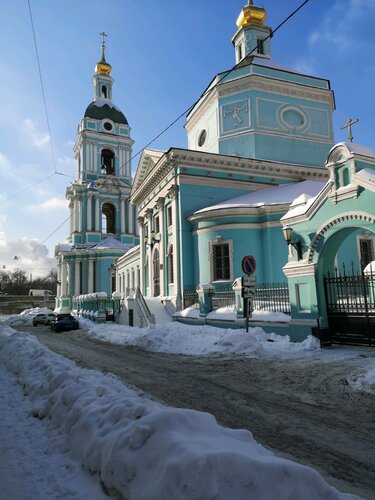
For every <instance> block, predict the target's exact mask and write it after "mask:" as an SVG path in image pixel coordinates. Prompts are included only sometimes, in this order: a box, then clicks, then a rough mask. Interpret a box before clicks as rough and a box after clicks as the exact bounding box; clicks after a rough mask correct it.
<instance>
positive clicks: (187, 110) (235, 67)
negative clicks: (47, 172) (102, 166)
mask: <svg viewBox="0 0 375 500" xmlns="http://www.w3.org/2000/svg"><path fill="white" fill-rule="evenodd" d="M309 1H310V0H304V1H303V2H302V3H301V4H300V5H299V6H298V7H297V8H296V9H295V10H294V11H293V12H291V13H290V14H289V15H288V16H287V17H286V18H285V19H284V20H283V21H282V22H281V23H279V24H278V25H277V26H276V28H275V29H274V30H272V31H271V32H270V34H269V35H267V36H266V37H265V38H264V39H263V43H264V42H265V41H266V40H268V39H270V38H272V37H273V35H274V34H275V33H276V32H277V31H278V30H279V29H280V28H281V27H282V26H284V24H286V23H287V22H288V21H289V20H290V19H291V18H292V17H294V16H295V15H296V14H297V12H299V11H300V10H301V9H302V8H303V7H304V6H305V5H306V4H307V3H308V2H309ZM257 49H258V45H256V46H255V47H254V48H253V49H252V50H251V51H250V52H249V53H248V54H247V55H246V56H245V57H244V58H243V59H241V61H239V62H238V63H237V64H235V65H234V66H233V67H232V68H231V69H229V70H227V71H225V72H224V73H222V76H221V77H220V78H219V80H218V81H217V82H216V84H215V85H213V86H212V87H210V88H208V89H207V90H206V91H205V92H203V94H201V96H200V97H199V98H198V99H197V100H196V101H194V103H193V104H191V105H190V106H189V107H188V108H186V109H185V111H183V112H182V113H181V114H179V115H178V116H177V118H175V119H174V120H173V121H172V122H171V123H170V124H169V125H167V126H166V127H165V128H164V129H163V130H162V131H161V132H159V133H158V134H157V135H156V136H155V137H154V138H153V139H151V140H150V141H149V142H148V143H147V144H146V145H145V146H143V147H142V148H141V149H140V150H139V151H137V153H135V154H134V155H133V156H132V157H131V158H130V159H129V160H127V161H126V162H125V163H123V164H122V165H120V166H119V167H118V169H117V171H115V172H114V174H112V176H113V175H115V174H116V173H117V174H118V173H119V171H120V169H121V168H122V167H125V166H127V165H128V163H130V162H131V161H132V160H134V158H137V156H139V155H140V154H141V153H142V151H144V150H145V149H146V148H148V147H149V146H151V144H153V143H154V142H155V141H156V140H157V139H159V137H161V136H162V135H163V134H165V132H167V131H168V130H169V129H170V128H171V127H173V125H175V123H177V122H178V121H179V120H180V119H181V118H182V117H183V116H186V115H187V114H188V113H190V111H191V110H192V109H194V107H195V106H196V105H197V104H198V103H199V101H201V99H203V98H204V97H207V96H208V95H210V93H211V92H213V91H214V89H215V88H216V86H217V85H219V84H220V83H221V82H222V81H223V80H224V79H225V78H227V76H228V75H230V74H231V73H232V72H233V71H235V70H236V69H237V68H238V67H239V66H242V65H243V64H244V62H246V60H249V59H250V57H251V56H252V55H253V53H254V52H255V51H256V50H257Z"/></svg>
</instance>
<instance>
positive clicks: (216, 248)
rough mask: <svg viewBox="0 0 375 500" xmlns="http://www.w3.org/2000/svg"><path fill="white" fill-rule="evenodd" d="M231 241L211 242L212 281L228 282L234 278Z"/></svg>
mask: <svg viewBox="0 0 375 500" xmlns="http://www.w3.org/2000/svg"><path fill="white" fill-rule="evenodd" d="M231 243H232V242H231V241H213V242H211V277H212V281H226V280H230V279H231V277H232V269H231V268H232V263H231V255H232V251H231V246H232V245H231Z"/></svg>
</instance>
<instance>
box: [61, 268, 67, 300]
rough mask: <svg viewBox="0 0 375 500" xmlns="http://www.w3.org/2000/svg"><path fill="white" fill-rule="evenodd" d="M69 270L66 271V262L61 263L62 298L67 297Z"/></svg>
mask: <svg viewBox="0 0 375 500" xmlns="http://www.w3.org/2000/svg"><path fill="white" fill-rule="evenodd" d="M66 271H67V269H66V262H64V260H63V261H62V263H61V295H62V297H66V296H67V285H68V283H67V272H66Z"/></svg>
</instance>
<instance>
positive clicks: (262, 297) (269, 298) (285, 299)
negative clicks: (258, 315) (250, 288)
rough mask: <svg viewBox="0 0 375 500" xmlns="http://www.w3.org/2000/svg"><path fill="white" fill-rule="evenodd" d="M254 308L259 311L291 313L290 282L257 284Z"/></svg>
mask: <svg viewBox="0 0 375 500" xmlns="http://www.w3.org/2000/svg"><path fill="white" fill-rule="evenodd" d="M253 308H254V309H256V310H258V311H270V312H282V313H284V314H290V312H291V309H290V299H289V288H288V283H283V282H281V283H260V284H258V285H256V287H255V296H254V300H253Z"/></svg>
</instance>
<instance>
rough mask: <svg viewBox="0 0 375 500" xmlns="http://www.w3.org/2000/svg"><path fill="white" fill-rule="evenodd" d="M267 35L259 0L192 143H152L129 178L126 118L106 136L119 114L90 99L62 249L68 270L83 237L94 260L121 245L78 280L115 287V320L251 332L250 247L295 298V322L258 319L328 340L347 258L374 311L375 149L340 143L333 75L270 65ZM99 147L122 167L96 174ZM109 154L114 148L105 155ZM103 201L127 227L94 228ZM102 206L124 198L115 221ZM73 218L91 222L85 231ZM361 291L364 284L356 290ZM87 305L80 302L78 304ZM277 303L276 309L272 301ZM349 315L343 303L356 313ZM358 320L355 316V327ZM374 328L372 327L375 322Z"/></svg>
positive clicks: (259, 273)
mask: <svg viewBox="0 0 375 500" xmlns="http://www.w3.org/2000/svg"><path fill="white" fill-rule="evenodd" d="M271 33H272V32H271V28H269V27H268V26H267V25H266V11H265V10H264V9H263V8H260V7H257V6H254V5H253V2H252V1H251V0H249V1H248V4H247V5H245V6H244V8H243V9H242V10H241V12H240V14H239V16H238V19H237V30H236V32H235V34H234V36H233V38H232V43H233V46H234V55H235V66H234V67H233V68H232V69H230V70H228V71H224V72H222V73H219V74H218V75H216V76H215V77H214V78H213V79H212V81H211V82H210V83H209V85H208V86H207V88H206V90H205V91H204V92H203V94H202V96H201V98H200V99H199V100H198V101H197V103H196V104H195V106H194V107H193V108H192V109H191V111H190V112H189V114H188V115H187V120H186V124H185V129H186V134H187V144H188V146H187V148H185V149H183V148H174V147H171V148H169V149H168V150H167V151H158V150H152V149H145V150H143V152H142V155H141V157H140V160H139V163H138V166H137V169H136V173H135V176H134V178H133V179H132V178H131V174H130V161H129V156H127V155H128V153H127V151H131V145H132V140H131V138H130V128H129V126H128V124H127V120H126V119H125V117H124V119H125V121H124V119H123V118H121V117H120V116H119V115H117V118H116V119H114V118H113V119H112V121H111V124H112V125H113V127H114V128H113V131H114V132H115V133H114V134H113V137H112V134H110V135H111V138H109V136H106V135H105V134H106V131H105V130H103V129H102V127H103V126H104V125H105V123H106V121H109V120H108V117H109V115H108V113H107V114H106V115H105V116H104V115H103V114H100V115H99V114H98V109H99V110H100V112H101V113H102V112H103V111H104V106H98V104H95V101H94V103H92V104H91V105H90V106H93V107H94V108H95V111H94V116H93V115H92V114H91V113H92V112H91V111H90V106H89V107H88V109H87V111H86V114H87V113H88V115H87V116H85V118H84V120H83V122H82V123H81V125H80V127H82V129H80V128H79V132H78V136H77V143H76V153H77V152H78V153H79V151H84V150H85V148H82V146H81V144H83V143H84V140H83V139H86V137H87V138H88V137H90V140H91V141H92V143H91V144H94V149H95V148H96V149H95V151H96V155H97V156H96V165H97V166H96V167H95V162H94V163H93V162H92V161H91V163H90V162H87V158H92V156H91V157H90V155H92V151H90V150H88V149H86V150H85V153H84V154H85V155H86V156H84V155H83V156H82V158H86V160H83V161H82V160H81V161H82V164H81V165H83V166H82V167H79V172H80V175H79V179H80V181H79V182H78V183H77V184H76V185H73V186H72V187H70V188H69V189H68V191H67V197H68V199H69V200H71V204H72V207H73V208H72V213H73V214H74V213H77V212H76V210H75V208H74V207H75V205H74V203H76V202H75V201H74V200H76V198H77V196H81V199H82V202H83V203H82V206H81V208H79V210H81V212H80V211H78V213H79V214H81V215H80V216H78V218H77V221H78V222H77V223H76V226H75V227H76V231H74V230H73V231H72V232H71V233H70V241H69V243H70V245H71V247H70V249H69V250H68V251H65V250H64V247H63V246H60V247H59V248H58V251H57V254H56V255H57V258H58V259H60V261H61V260H62V261H63V262H65V261H66V262H68V267H69V265H70V266H72V265H71V264H70V262H76V261H77V259H79V255H80V252H81V251H82V249H81V248H79V246H80V245H83V246H85V245H86V247H87V246H91V245H93V247H92V249H91V247H90V248H86V247H85V248H84V249H83V251H84V252H87V255H91V253H90V252H92V251H95V252H98V251H99V247H100V245H102V246H105V245H106V244H108V238H109V239H110V241H112V243H110V244H112V246H113V247H116V246H117V245H119V246H121V245H124V246H125V247H122V248H116V250H115V249H114V248H112V249H111V251H109V250H108V248H106V249H104V248H103V249H101V250H100V251H103V254H105V252H108V256H107V257H106V258H105V259H106V260H104V262H105V264H104V266H103V267H102V268H101V269H102V272H103V274H102V275H101V277H100V278H99V279H98V277H96V280H97V281H96V282H95V283H96V285H95V290H92V289H93V287H92V286H86V289H84V287H82V286H81V290H80V292H79V294H78V295H80V296H84V295H85V294H87V293H89V292H90V291H95V292H103V291H104V292H106V294H107V295H109V294H111V293H112V294H114V295H113V296H114V297H117V299H118V300H121V308H122V310H121V313H120V314H119V315H118V318H117V319H118V321H119V322H121V323H125V324H130V325H135V326H144V325H145V324H148V323H150V322H152V321H153V318H152V313H150V311H149V310H148V307H147V306H149V307H150V308H151V306H152V307H155V303H158V304H159V306H160V307H162V308H164V309H165V310H167V311H168V312H169V313H170V314H174V315H175V319H178V320H179V321H188V322H190V323H193V324H194V323H195V324H204V323H205V324H221V325H223V326H226V327H228V326H231V327H243V326H244V322H245V319H244V303H243V299H242V298H241V287H240V286H238V283H239V280H238V278H240V277H242V276H243V275H244V274H245V272H244V268H243V262H244V259H246V257H249V256H251V258H252V259H253V262H255V263H256V269H255V273H254V276H255V278H256V282H257V284H259V285H262V284H263V285H264V286H267V287H268V286H270V287H271V288H273V289H274V290H276V289H277V288H278V287H279V288H283V289H285V290H286V291H287V293H288V301H289V306H290V310H289V314H288V317H285V314H284V317H282V315H281V316H280V315H279V316H278V320H277V322H273V323H272V324H269V323H267V322H265V321H261V320H260V319H259V318H258V319H254V318H255V316H254V318H252V319H251V322H252V324H255V325H258V324H259V325H261V326H263V327H264V328H265V329H266V330H267V329H268V330H269V331H274V332H277V333H283V334H288V335H290V336H291V338H292V339H293V340H303V339H304V338H306V336H307V335H309V334H310V333H311V332H315V334H317V335H318V336H324V335H325V332H327V331H329V330H330V328H331V327H332V328H336V326H334V327H333V326H332V325H333V324H334V325H337V324H338V325H340V321H342V318H341V316H340V314H341V312H342V311H341V309H340V308H341V305H340V304H341V302H342V296H341V295H340V293H341V292H340V293H336V292H334V293H333V295H334V298H335V300H331V299H332V297H331V296H330V297H331V298H330V300H328V295H329V290H328V288H327V287H330V286H331V282H329V280H328V281H326V278H325V276H326V275H328V276H329V275H330V273H331V275H332V274H335V277H336V278H335V279H339V274H340V272H338V271H337V269H341V266H346V269H349V267H351V272H352V274H356V275H361V276H362V278H363V279H364V280H365V281H364V282H363V283H364V284H365V289H366V294H365V295H366V296H365V297H363V296H362V298H361V300H362V301H363V300H364V301H365V303H366V304H367V305H366V307H367V312H366V314H367V315H366V318H367V319H369V318H370V316H371V311H370V313H369V307H368V304H369V303H372V302H371V300H372V299H373V295H371V294H372V293H373V292H372V291H371V290H372V289H373V288H371V287H373V281H371V280H372V277H371V276H370V278H369V277H368V276H367V275H366V276H365V277H364V274H363V273H364V270H365V269H367V267H368V265H370V264H371V262H372V261H374V260H375V257H374V255H375V254H374V249H375V235H374V229H373V228H374V226H373V224H374V209H373V206H374V205H373V202H374V197H373V194H374V193H373V191H374V174H373V173H374V166H375V154H374V153H373V152H372V151H370V150H369V149H367V148H365V147H363V146H359V145H357V144H355V143H353V141H352V140H350V139H349V142H348V143H340V144H338V145H337V144H335V141H334V132H333V125H332V115H333V112H334V110H335V100H334V93H333V91H332V89H331V88H330V82H329V81H328V80H326V79H324V78H318V77H315V76H311V75H304V74H300V73H298V72H296V71H294V70H291V69H288V68H286V67H284V66H282V65H280V64H278V63H276V62H274V61H273V60H272V57H271V36H270V35H271ZM103 54H104V52H103ZM105 64H106V63H105ZM105 71H106V70H105ZM109 78H110V77H109V74H107V75H103V74H100V72H99V73H98V72H97V73H96V75H94V91H95V92H99V94H97V93H96V94H95V96H96V100H99V101H100V102H102V101H103V96H102V95H101V94H100V92H102V91H103V86H104V87H106V88H107V90H106V92H107V97H105V98H104V99H106V101H105V102H106V103H107V104H108V105H112V104H111V92H112V82H111V80H109ZM110 109H111V110H112V109H113V108H110ZM116 111H119V110H117V109H116ZM122 116H123V115H122ZM350 126H351V122H349V127H350ZM80 130H82V131H84V132H85V134H86V135H85V136H84V137H83V136H82V135H80V133H81V132H80ZM349 130H351V129H349ZM107 132H108V131H107ZM350 136H351V134H349V138H350ZM104 138H105V139H104ZM110 140H111V141H114V142H111V143H110V142H109V141H110ZM116 148H117V149H116ZM103 149H110V150H111V151H113V154H114V162H115V163H114V167H113V170H114V172H116V173H115V174H113V173H112V174H110V175H109V176H108V175H107V174H106V175H105V176H101V175H100V174H99V172H98V165H99V163H100V162H103ZM120 151H122V152H121V153H120ZM121 154H123V155H125V156H122V159H120V156H121ZM98 155H99V156H98ZM100 155H101V156H100ZM106 155H107V156H106ZM108 155H109V153H107V152H106V153H104V160H105V161H106V162H107V164H108V161H109V160H108V158H107V157H108ZM119 155H120V156H119ZM99 159H100V161H99ZM78 160H79V155H78ZM79 161H80V160H79ZM116 162H117V163H116ZM89 164H90V165H94V166H91V167H89V166H88V165H89ZM79 165H80V163H79ZM121 169H122V170H121ZM113 170H110V171H111V172H113ZM361 172H362V173H361ZM112 182H116V183H118V184H117V186H118V187H117V189H118V191H117V195H114V193H112V192H111V193H110V189H112V187H111V186H112V184H111V183H112ZM120 187H121V189H120ZM94 199H95V200H96V199H99V201H98V203H99V207H100V208H99V213H100V212H101V213H102V214H104V215H103V220H104V221H106V223H107V225H108V224H114V225H115V226H116V228H117V227H119V228H120V229H121V230H120V231H119V232H117V231H114V232H113V234H112V233H111V234H109V235H107V234H106V233H105V231H103V226H100V224H99V226H100V227H99V228H97V227H95V230H93V229H92V227H93V226H92V221H93V220H95V217H97V214H98V210H97V209H96V208H95V207H96V205H95V203H94V202H93V200H94ZM90 200H91V201H90ZM106 203H109V204H111V203H112V204H113V206H114V207H115V210H114V212H113V216H112V215H111V212H109V211H108V208H107V205H106ZM121 203H123V205H121ZM90 213H91V215H90ZM95 214H96V215H95ZM352 214H356V215H355V216H354V217H351V215H352ZM111 217H112V218H111ZM72 218H73V221H74V217H73V216H72ZM79 221H81V222H79ZM85 221H86V222H85ZM88 221H91V226H90V224H89V222H88ZM111 221H112V222H111ZM125 221H126V222H125ZM77 224H78V225H79V224H81V226H79V229H80V230H78V231H77ZM85 224H86V225H85ZM73 225H74V224H73ZM89 226H90V227H91V230H88V227H89ZM97 229H99V230H97ZM114 240H115V241H116V242H117V243H113V241H114ZM96 245H99V247H96V249H95V246H96ZM117 250H118V254H116V251H117ZM120 254H121V255H120ZM95 255H97V256H96V257H95V258H96V259H97V262H99V264H95V265H96V266H100V265H101V264H100V262H101V257H99V254H95ZM90 258H91V257H90ZM366 266H367V267H366ZM72 267H74V265H73V266H72ZM106 268H107V271H106ZM69 269H70V268H69ZM73 273H74V271H73ZM344 273H345V271H344ZM370 275H371V272H370ZM72 276H74V274H72ZM96 276H97V274H96ZM72 279H73V278H71V277H68V278H65V282H66V283H67V285H66V287H67V288H68V293H66V296H67V298H66V301H67V303H68V300H70V305H71V304H72V297H73V296H74V295H77V291H78V288H79V287H75V288H74V286H73V285H72ZM327 279H328V278H327ZM92 280H93V278H92V277H91V282H92ZM366 280H367V281H366ZM84 281H85V278H83V281H82V282H84ZM89 282H90V280H89ZM356 283H357V282H356ZM334 286H336V283H334ZM340 286H341V285H340ZM353 286H354V285H353ZM355 287H357V288H355ZM366 287H367V288H366ZM353 289H355V290H356V293H357V289H358V286H357V285H355V286H354V288H353ZM232 290H234V294H235V300H234V302H233V305H234V312H233V315H232V316H231V317H230V319H228V318H226V319H222V321H220V320H218V319H217V317H218V316H217V315H216V320H215V321H214V320H210V311H211V309H212V300H213V297H214V296H215V294H218V293H219V292H220V291H221V292H222V291H224V292H225V291H232ZM331 295H332V294H331ZM64 297H65V296H64V294H62V297H61V300H63V299H64ZM117 299H116V300H117ZM336 299H337V300H336ZM357 299H358V297H357ZM357 299H355V300H357ZM58 300H59V299H58ZM80 300H81V299H80ZM82 300H83V301H84V300H85V299H84V297H83V299H82ZM355 300H354V299H353V302H355ZM340 301H341V302H340ZM347 302H348V301H347ZM194 303H195V306H193V307H198V304H199V308H198V309H196V311H197V314H192V315H191V314H189V312H186V311H188V309H186V308H187V307H188V306H191V305H192V304H194ZM357 303H358V300H357ZM81 304H82V303H81ZM332 304H333V305H332ZM334 306H335V307H336V306H337V307H336V309H337V310H338V311H339V313H340V314H336V313H335V311H336V312H337V310H336V309H335V307H334ZM80 307H81V306H75V308H76V309H77V311H79V309H80ZM90 307H91V306H90ZM268 309H269V311H270V312H275V311H273V309H272V306H269V304H268ZM276 311H277V309H276ZM351 312H352V311H346V312H345V313H347V314H346V317H348V315H349V316H350V314H351ZM357 312H358V311H357ZM344 316H345V315H344ZM280 318H281V319H280ZM355 321H357V317H356V318H354V323H353V324H354V327H353V328H354V329H355V328H356V323H355ZM366 321H367V320H366ZM344 322H345V321H344ZM347 322H348V321H347ZM368 325H369V326H368V329H369V330H368V331H369V332H370V333H369V335H370V336H371V335H373V333H374V332H373V328H374V327H373V323H372V319H371V318H370V319H369V321H368ZM337 328H339V329H340V328H342V327H341V326H338V327H337ZM337 328H336V329H337ZM317 330H319V332H318V333H317ZM321 332H323V333H321ZM371 332H373V333H371ZM374 334H375V333H374Z"/></svg>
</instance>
